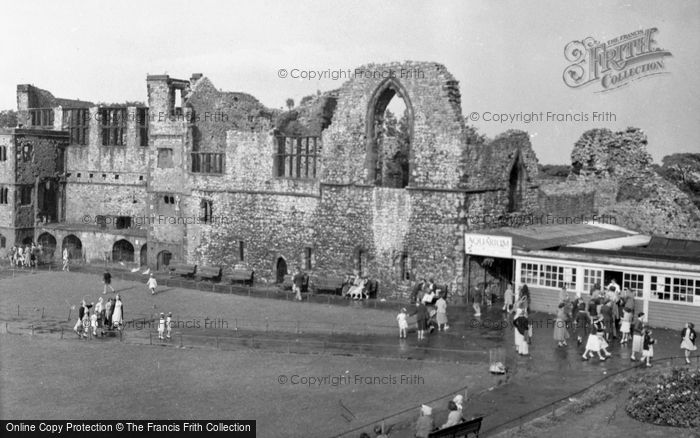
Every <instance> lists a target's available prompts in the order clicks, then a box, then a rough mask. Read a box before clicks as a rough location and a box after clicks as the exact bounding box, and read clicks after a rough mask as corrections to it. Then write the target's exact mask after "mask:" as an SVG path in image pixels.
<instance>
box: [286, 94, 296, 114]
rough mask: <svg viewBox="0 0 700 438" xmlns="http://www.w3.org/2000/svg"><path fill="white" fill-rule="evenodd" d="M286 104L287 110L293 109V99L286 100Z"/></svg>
mask: <svg viewBox="0 0 700 438" xmlns="http://www.w3.org/2000/svg"><path fill="white" fill-rule="evenodd" d="M286 103H287V108H288V109H289V111H291V110H292V108H294V99H292V98H291V97H290V98H288V99H287V101H286Z"/></svg>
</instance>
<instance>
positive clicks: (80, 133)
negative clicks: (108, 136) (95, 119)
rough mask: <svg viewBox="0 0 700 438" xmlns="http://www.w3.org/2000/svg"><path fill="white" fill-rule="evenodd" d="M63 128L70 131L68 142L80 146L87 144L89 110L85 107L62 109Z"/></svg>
mask: <svg viewBox="0 0 700 438" xmlns="http://www.w3.org/2000/svg"><path fill="white" fill-rule="evenodd" d="M63 129H65V130H67V131H68V132H69V133H70V144H72V145H81V146H84V145H86V144H88V141H89V136H88V132H89V129H90V110H89V109H87V108H76V109H66V110H63Z"/></svg>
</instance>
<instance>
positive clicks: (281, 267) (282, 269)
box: [275, 257, 288, 283]
mask: <svg viewBox="0 0 700 438" xmlns="http://www.w3.org/2000/svg"><path fill="white" fill-rule="evenodd" d="M275 266H276V269H275V271H276V275H275V283H282V282H284V276H285V275H287V274H288V272H287V261H286V260H284V258H283V257H279V258H278V259H277V264H276V265H275Z"/></svg>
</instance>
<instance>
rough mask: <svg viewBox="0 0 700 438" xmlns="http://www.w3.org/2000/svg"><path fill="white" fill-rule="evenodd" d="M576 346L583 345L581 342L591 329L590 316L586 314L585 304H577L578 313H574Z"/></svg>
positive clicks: (580, 302)
mask: <svg viewBox="0 0 700 438" xmlns="http://www.w3.org/2000/svg"><path fill="white" fill-rule="evenodd" d="M575 323H576V344H577V345H581V344H583V340H584V339H585V338H586V337H587V336H588V332H589V331H590V328H591V316H590V315H589V314H588V310H587V306H586V302H585V301H583V299H582V300H581V301H579V302H578V311H577V312H576V320H575Z"/></svg>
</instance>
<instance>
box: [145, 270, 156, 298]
mask: <svg viewBox="0 0 700 438" xmlns="http://www.w3.org/2000/svg"><path fill="white" fill-rule="evenodd" d="M146 287H148V289H150V290H151V295H155V294H156V288H157V287H158V282H156V279H155V277H154V276H153V274H151V277H150V278H149V279H148V282H147V283H146Z"/></svg>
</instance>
